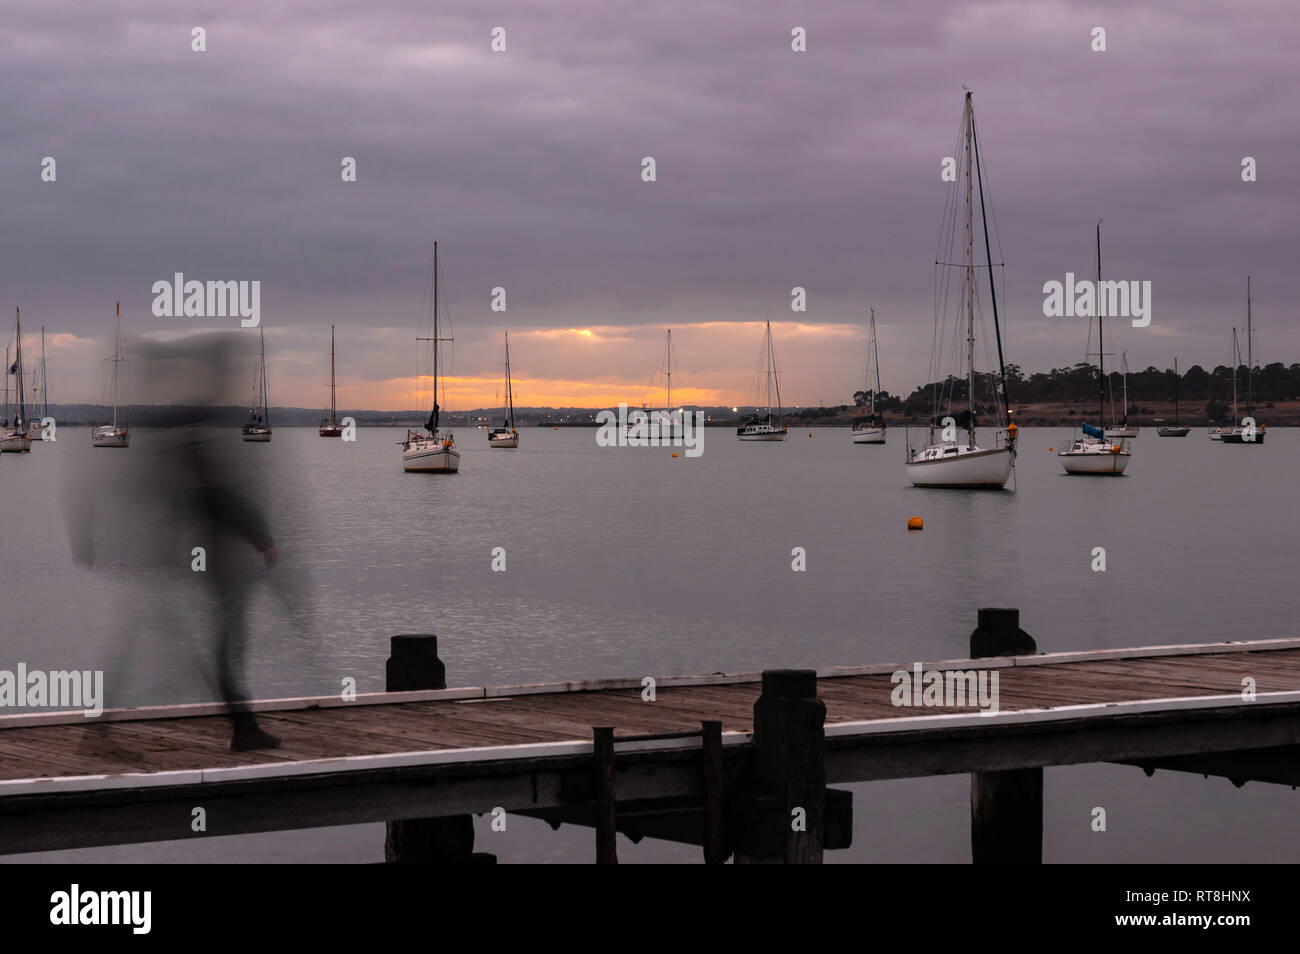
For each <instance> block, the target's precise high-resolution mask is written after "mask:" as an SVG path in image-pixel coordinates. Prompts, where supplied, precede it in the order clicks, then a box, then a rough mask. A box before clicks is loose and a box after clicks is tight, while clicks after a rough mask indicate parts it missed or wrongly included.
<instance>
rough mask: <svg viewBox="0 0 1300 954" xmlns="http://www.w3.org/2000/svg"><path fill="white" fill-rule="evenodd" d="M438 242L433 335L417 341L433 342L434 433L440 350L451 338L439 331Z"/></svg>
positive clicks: (431, 416)
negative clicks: (442, 335)
mask: <svg viewBox="0 0 1300 954" xmlns="http://www.w3.org/2000/svg"><path fill="white" fill-rule="evenodd" d="M438 327H439V326H438V243H437V242H436V241H435V242H434V243H433V337H432V338H416V339H415V340H416V341H431V342H433V410H432V411H430V412H429V420H428V421H427V422H426V423H425V425H424V426H425V428H426V429H427V430H428V431H429V433H430V434H431V435H432V434H434V433H435V432H436V431H437V430H438V411H439V410H440V408H439V406H438V352H439V351H440V350H441V347H442V343H443V342H444V341H450V340H451V339H450V338H443V337H441V335H440V334H439V333H438Z"/></svg>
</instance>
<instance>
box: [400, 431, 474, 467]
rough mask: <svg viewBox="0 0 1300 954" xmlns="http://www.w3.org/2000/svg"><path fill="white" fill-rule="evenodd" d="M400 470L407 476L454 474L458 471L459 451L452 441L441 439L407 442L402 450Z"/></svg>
mask: <svg viewBox="0 0 1300 954" xmlns="http://www.w3.org/2000/svg"><path fill="white" fill-rule="evenodd" d="M402 470H404V471H406V472H407V473H408V474H454V473H456V472H457V471H458V470H460V451H458V450H457V449H456V444H455V442H454V441H451V440H444V439H442V438H435V439H433V440H430V439H428V438H423V439H417V440H413V441H408V442H407V443H406V444H404V445H403V448H402Z"/></svg>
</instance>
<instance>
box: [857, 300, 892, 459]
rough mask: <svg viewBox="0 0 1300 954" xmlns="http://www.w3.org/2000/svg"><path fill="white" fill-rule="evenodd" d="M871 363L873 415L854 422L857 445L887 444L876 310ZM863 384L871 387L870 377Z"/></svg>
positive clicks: (872, 314) (872, 325)
mask: <svg viewBox="0 0 1300 954" xmlns="http://www.w3.org/2000/svg"><path fill="white" fill-rule="evenodd" d="M871 363H872V364H873V365H874V366H875V369H876V384H875V389H874V390H872V392H871V413H869V414H867V415H866V416H865V417H860V418H858V419H857V420H856V421H854V422H853V443H855V444H883V443H885V419H884V418H883V417H881V416H880V351H879V349H878V347H877V345H876V309H874V308H872V309H871ZM868 370H869V369H868ZM863 383H864V385H865V386H866V387H871V378H870V377H869V376H868V377H867V379H866V380H865V381H864V382H863Z"/></svg>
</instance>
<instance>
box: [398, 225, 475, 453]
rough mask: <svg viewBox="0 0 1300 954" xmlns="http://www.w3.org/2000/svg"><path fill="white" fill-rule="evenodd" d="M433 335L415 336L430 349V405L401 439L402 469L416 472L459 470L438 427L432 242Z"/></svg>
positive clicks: (451, 443) (449, 440)
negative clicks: (420, 423)
mask: <svg viewBox="0 0 1300 954" xmlns="http://www.w3.org/2000/svg"><path fill="white" fill-rule="evenodd" d="M432 298H433V336H432V337H429V338H416V340H417V341H427V342H429V343H430V344H431V345H432V351H433V409H432V410H431V411H430V412H429V420H428V421H427V422H426V423H425V425H424V430H423V431H419V430H408V431H407V432H406V440H404V441H402V442H401V444H402V470H404V471H406V472H407V473H416V474H454V473H456V472H458V471H459V470H460V450H459V449H458V448H457V447H456V439H455V438H454V437H453V436H452V433H451V431H449V430H448V431H440V430H439V429H438V412H439V411H440V410H441V408H439V406H438V357H439V352H440V351H441V346H442V343H443V342H444V341H450V340H452V339H450V338H442V337H440V336H439V324H438V243H437V242H434V243H433V296H432Z"/></svg>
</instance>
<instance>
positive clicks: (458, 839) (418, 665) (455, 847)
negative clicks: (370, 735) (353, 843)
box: [384, 633, 496, 863]
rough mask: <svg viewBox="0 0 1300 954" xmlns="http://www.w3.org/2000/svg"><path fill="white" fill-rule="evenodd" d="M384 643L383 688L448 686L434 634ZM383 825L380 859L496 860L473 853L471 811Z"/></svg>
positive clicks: (404, 689) (401, 689) (412, 635)
mask: <svg viewBox="0 0 1300 954" xmlns="http://www.w3.org/2000/svg"><path fill="white" fill-rule="evenodd" d="M389 646H390V655H389V657H388V662H387V663H386V664H385V667H384V671H385V680H384V689H385V691H387V692H407V691H411V690H415V689H446V688H447V667H446V665H445V664H444V663H443V661H442V660H441V659H439V658H438V637H437V636H435V635H433V634H431V633H403V634H402V635H400V636H393V637H392V638H391V639H390V642H389ZM386 825H387V833H386V835H385V837H384V860H385V861H389V862H407V863H409V862H428V861H442V862H445V861H471V860H472V861H486V862H494V861H496V858H495V856H493V855H489V854H484V853H481V852H480V853H477V854H476V853H475V852H474V819H473V817H472V816H470V815H449V816H447V817H444V818H409V819H402V820H398V821H390V822H387V823H386Z"/></svg>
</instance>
